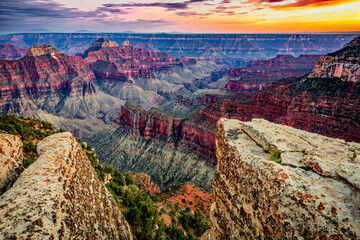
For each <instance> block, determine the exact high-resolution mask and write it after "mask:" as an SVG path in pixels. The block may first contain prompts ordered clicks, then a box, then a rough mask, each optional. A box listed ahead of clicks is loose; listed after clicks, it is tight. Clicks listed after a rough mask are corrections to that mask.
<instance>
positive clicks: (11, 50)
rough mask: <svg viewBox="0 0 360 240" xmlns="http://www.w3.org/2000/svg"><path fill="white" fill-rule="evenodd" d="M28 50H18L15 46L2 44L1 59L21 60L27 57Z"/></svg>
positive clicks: (0, 46) (0, 47) (0, 45)
mask: <svg viewBox="0 0 360 240" xmlns="http://www.w3.org/2000/svg"><path fill="white" fill-rule="evenodd" d="M25 54H26V49H24V48H17V47H15V46H14V45H11V44H8V43H1V44H0V58H5V59H8V60H14V59H19V58H22V57H23V56H25Z"/></svg>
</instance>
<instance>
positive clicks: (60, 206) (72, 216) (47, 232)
mask: <svg viewBox="0 0 360 240" xmlns="http://www.w3.org/2000/svg"><path fill="white" fill-rule="evenodd" d="M37 151H38V154H39V158H38V159H37V160H36V161H35V162H34V163H33V164H32V165H31V166H30V167H29V168H27V169H26V170H25V171H24V172H23V173H22V174H21V176H20V177H19V178H18V179H17V181H16V182H15V184H14V185H13V186H12V187H11V188H10V189H9V190H7V191H6V192H5V193H4V194H3V195H1V196H0V206H1V207H0V216H1V217H0V232H1V238H5V239H23V238H24V239H26V238H34V239H44V238H46V239H106V238H107V239H133V235H132V233H131V230H130V226H129V225H128V223H127V222H126V220H125V218H124V216H123V215H122V213H121V211H120V209H119V208H118V206H117V204H116V203H115V201H114V200H113V199H112V196H111V195H110V194H109V192H108V191H107V189H106V187H105V186H104V185H103V183H101V182H100V180H99V179H98V177H97V174H96V172H95V171H94V169H93V167H92V165H91V163H90V161H89V160H88V158H87V156H86V154H85V152H84V151H83V149H82V148H81V146H80V144H79V143H78V142H77V140H76V139H75V138H74V137H73V136H72V135H71V134H70V133H58V134H55V135H52V136H50V137H47V138H46V139H44V140H42V141H41V142H39V143H38V147H37Z"/></svg>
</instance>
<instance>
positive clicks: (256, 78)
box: [225, 55, 320, 92]
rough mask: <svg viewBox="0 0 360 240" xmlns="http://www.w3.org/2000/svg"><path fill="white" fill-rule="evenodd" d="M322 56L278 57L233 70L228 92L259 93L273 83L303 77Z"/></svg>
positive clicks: (231, 70)
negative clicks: (283, 79)
mask: <svg viewBox="0 0 360 240" xmlns="http://www.w3.org/2000/svg"><path fill="white" fill-rule="evenodd" d="M319 57H320V56H317V55H300V56H299V57H293V56H291V55H277V56H276V57H275V58H271V59H269V60H258V61H251V62H250V63H249V64H247V65H246V66H245V67H242V68H231V69H230V70H229V71H228V73H227V74H226V76H225V77H226V78H229V80H230V81H229V83H228V84H227V86H226V89H227V91H229V92H237V91H240V90H246V91H250V92H254V91H258V90H261V89H263V88H264V87H266V86H269V85H270V84H271V83H272V82H273V81H275V80H278V79H282V78H289V77H301V76H303V75H305V74H307V73H309V72H311V70H312V68H313V67H314V66H315V63H316V61H317V60H318V59H319Z"/></svg>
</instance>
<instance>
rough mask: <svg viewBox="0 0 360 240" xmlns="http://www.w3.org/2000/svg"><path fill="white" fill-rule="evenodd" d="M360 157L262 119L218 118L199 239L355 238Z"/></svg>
mask: <svg viewBox="0 0 360 240" xmlns="http://www.w3.org/2000/svg"><path fill="white" fill-rule="evenodd" d="M359 151H360V145H359V144H355V143H349V142H345V141H343V140H339V139H332V138H328V137H324V136H321V135H317V134H313V133H308V132H305V131H301V130H297V129H294V128H291V127H287V126H283V125H277V124H274V123H270V122H268V121H266V120H260V119H254V120H252V122H241V121H237V120H227V119H221V120H220V121H219V122H218V124H217V130H216V153H217V158H218V165H217V172H216V175H215V178H214V181H213V190H214V197H215V203H214V204H213V205H212V207H211V217H210V218H211V229H210V230H209V231H208V232H207V233H206V234H205V235H204V236H203V239H357V238H358V237H359V236H360V229H359V228H358V226H359V225H360V211H359V204H360V202H359V199H360V158H359V155H358V153H359Z"/></svg>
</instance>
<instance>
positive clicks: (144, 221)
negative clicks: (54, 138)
mask: <svg viewBox="0 0 360 240" xmlns="http://www.w3.org/2000/svg"><path fill="white" fill-rule="evenodd" d="M63 131H65V130H63V129H60V130H56V128H55V127H54V126H53V124H51V123H49V122H45V121H41V120H35V119H30V118H23V117H19V118H17V117H16V116H15V115H3V116H0V133H7V134H13V135H17V136H19V137H20V138H21V140H22V142H23V145H24V166H26V167H28V166H29V165H30V164H31V163H33V162H34V161H35V160H36V159H37V157H38V155H37V152H36V145H37V143H38V142H39V141H41V140H42V139H44V138H45V137H47V136H50V135H52V134H55V133H57V132H63ZM78 141H79V143H80V145H81V146H82V148H83V149H84V150H85V151H86V155H87V157H88V159H89V160H90V162H91V164H92V166H93V167H94V169H95V171H96V173H97V174H98V177H99V179H100V180H101V181H103V182H104V183H105V184H106V186H107V188H108V189H109V191H110V193H111V194H112V196H113V198H114V200H115V201H116V202H117V203H118V204H119V206H120V209H121V210H122V211H123V213H124V216H125V218H126V220H127V221H128V222H129V224H130V225H131V226H132V230H133V232H134V234H135V235H136V237H137V239H149V240H150V239H151V240H153V239H154V240H160V239H163V240H165V239H179V240H190V239H197V238H198V237H200V236H201V235H202V234H203V233H204V232H205V231H206V230H207V229H208V228H209V218H208V216H207V215H205V214H204V213H203V211H204V205H203V204H197V205H196V206H195V200H194V204H193V203H192V202H189V203H187V202H186V201H184V196H181V197H182V200H183V201H182V202H181V203H180V204H179V202H176V201H174V200H173V199H170V198H169V197H175V199H180V198H176V195H177V194H179V193H178V191H179V190H180V189H181V188H182V186H183V185H181V184H176V185H173V186H172V187H171V188H169V189H167V190H166V191H165V192H163V193H159V194H147V193H145V192H142V191H141V190H140V189H141V186H137V185H135V181H134V179H133V178H132V176H131V174H129V173H121V172H119V171H117V170H115V169H113V168H112V167H110V166H106V167H104V166H103V165H102V164H101V163H100V162H99V160H98V159H97V157H96V153H95V150H94V149H93V147H92V146H90V145H87V144H86V143H84V142H82V141H81V140H78ZM182 195H184V193H182ZM171 201H173V202H171ZM199 201H201V199H200V200H199ZM186 204H189V206H187V205H186Z"/></svg>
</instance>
